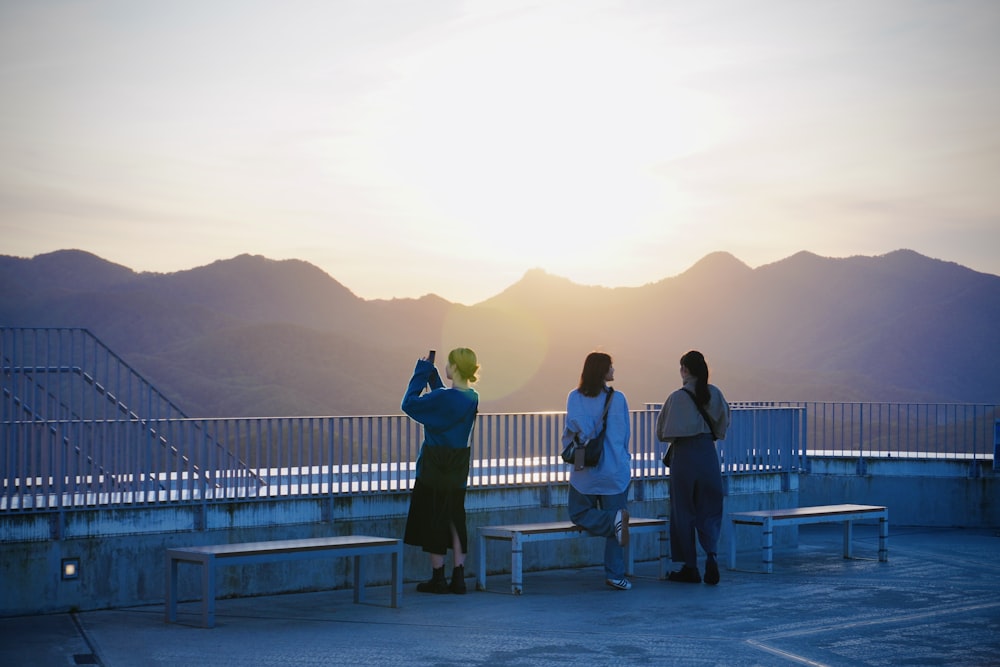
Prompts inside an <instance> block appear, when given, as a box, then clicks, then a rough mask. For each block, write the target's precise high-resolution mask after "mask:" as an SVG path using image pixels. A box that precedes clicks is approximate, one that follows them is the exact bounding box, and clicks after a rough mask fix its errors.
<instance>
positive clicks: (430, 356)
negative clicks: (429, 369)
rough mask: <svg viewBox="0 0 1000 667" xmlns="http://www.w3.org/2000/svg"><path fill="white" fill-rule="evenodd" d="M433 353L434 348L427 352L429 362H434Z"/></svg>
mask: <svg viewBox="0 0 1000 667" xmlns="http://www.w3.org/2000/svg"><path fill="white" fill-rule="evenodd" d="M434 354H435V351H434V350H431V351H430V352H428V353H427V361H429V362H431V363H432V364H433V363H434Z"/></svg>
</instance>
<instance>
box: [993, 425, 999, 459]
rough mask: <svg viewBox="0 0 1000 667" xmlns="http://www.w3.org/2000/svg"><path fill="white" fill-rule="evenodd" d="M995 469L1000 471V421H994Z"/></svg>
mask: <svg viewBox="0 0 1000 667" xmlns="http://www.w3.org/2000/svg"><path fill="white" fill-rule="evenodd" d="M993 469H994V470H1000V419H994V420H993Z"/></svg>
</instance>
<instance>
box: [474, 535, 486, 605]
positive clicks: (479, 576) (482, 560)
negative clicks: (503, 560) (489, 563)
mask: <svg viewBox="0 0 1000 667" xmlns="http://www.w3.org/2000/svg"><path fill="white" fill-rule="evenodd" d="M476 562H477V563H478V566H477V567H476V590H477V591H485V590H486V537H485V536H484V535H483V534H482V533H480V534H479V539H478V540H477V548H476Z"/></svg>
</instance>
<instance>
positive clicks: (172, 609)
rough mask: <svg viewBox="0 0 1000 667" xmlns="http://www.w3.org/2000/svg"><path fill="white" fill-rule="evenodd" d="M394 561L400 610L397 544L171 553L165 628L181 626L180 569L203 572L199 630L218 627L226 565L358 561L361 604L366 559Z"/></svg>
mask: <svg viewBox="0 0 1000 667" xmlns="http://www.w3.org/2000/svg"><path fill="white" fill-rule="evenodd" d="M374 554H391V555H392V606H393V607H398V606H399V601H400V599H401V597H402V594H403V544H402V542H400V541H399V540H397V539H390V538H385V537H368V536H365V535H345V536H339V537H314V538H308V539H301V540H276V541H271V542H246V543H243V544H213V545H208V546H199V547H184V548H178V549H167V595H166V609H165V610H164V615H165V617H166V618H165V621H166V622H167V623H170V622H173V621H176V620H177V565H178V564H179V563H181V562H186V563H193V564H195V565H200V566H201V624H202V626H204V627H206V628H211V627H214V626H215V576H216V573H215V569H216V568H217V567H220V566H222V565H244V564H247V563H264V562H275V561H289V560H302V559H306V558H330V557H343V556H354V602H356V603H357V602H363V601H364V594H365V568H364V561H363V560H362V556H370V555H374Z"/></svg>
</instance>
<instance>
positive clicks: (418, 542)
mask: <svg viewBox="0 0 1000 667" xmlns="http://www.w3.org/2000/svg"><path fill="white" fill-rule="evenodd" d="M452 526H455V530H456V531H457V532H458V538H459V540H460V541H461V545H462V553H463V554H467V553H469V537H468V533H467V531H466V527H465V489H464V488H457V489H456V488H451V489H443V488H439V487H433V486H430V485H428V484H424V483H422V482H421V481H420V479H417V481H416V483H415V484H414V485H413V495H411V496H410V511H409V514H407V516H406V532H405V533H404V535H403V542H404V543H405V544H409V545H412V546H416V547H421V548H422V549H423V550H424V551H426V552H427V553H432V554H439V555H440V554H446V553H448V549H450V548H452V546H453V542H452V539H451V527H452Z"/></svg>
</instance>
